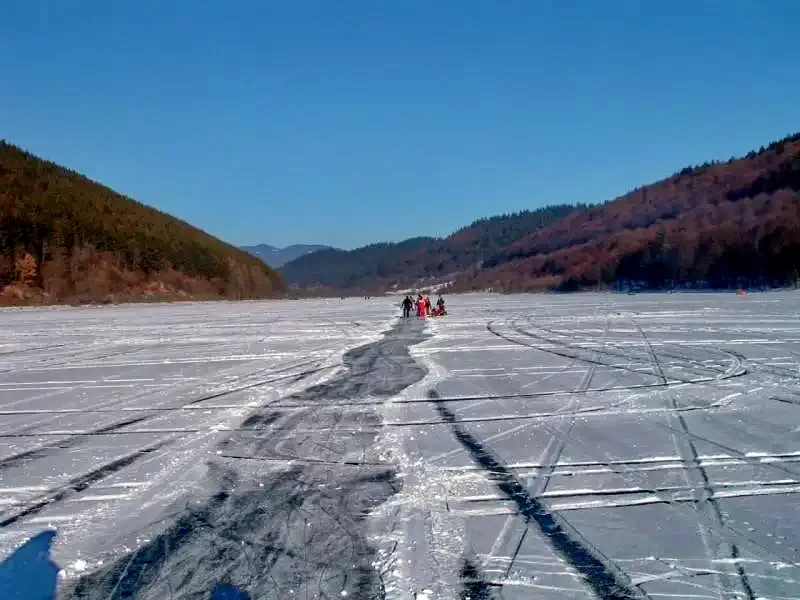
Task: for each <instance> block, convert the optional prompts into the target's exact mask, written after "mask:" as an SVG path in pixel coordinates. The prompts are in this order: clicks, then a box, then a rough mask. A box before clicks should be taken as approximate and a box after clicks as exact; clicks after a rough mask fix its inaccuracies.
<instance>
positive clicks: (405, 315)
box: [403, 296, 414, 319]
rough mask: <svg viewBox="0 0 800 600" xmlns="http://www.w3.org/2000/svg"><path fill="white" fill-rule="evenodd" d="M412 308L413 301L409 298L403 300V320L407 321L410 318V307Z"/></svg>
mask: <svg viewBox="0 0 800 600" xmlns="http://www.w3.org/2000/svg"><path fill="white" fill-rule="evenodd" d="M412 306H414V301H413V300H412V299H411V296H406V297H405V299H404V300H403V318H404V319H408V318H409V317H410V316H411V307H412Z"/></svg>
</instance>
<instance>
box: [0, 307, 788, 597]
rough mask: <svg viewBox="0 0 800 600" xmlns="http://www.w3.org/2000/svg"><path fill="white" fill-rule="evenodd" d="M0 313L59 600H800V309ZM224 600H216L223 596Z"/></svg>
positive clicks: (1, 537) (24, 469)
mask: <svg viewBox="0 0 800 600" xmlns="http://www.w3.org/2000/svg"><path fill="white" fill-rule="evenodd" d="M399 300H400V299H399V298H397V299H395V298H392V299H386V298H379V299H372V300H369V301H367V300H352V299H350V300H347V301H339V300H335V301H334V300H317V301H295V302H247V303H197V304H175V305H142V306H120V307H103V308H75V309H67V308H58V309H39V310H6V311H0V331H2V338H1V339H0V416H1V417H2V420H0V561H2V560H3V559H4V558H5V557H7V556H9V555H10V554H11V553H12V552H13V551H14V550H15V548H17V547H19V546H20V544H22V543H23V542H25V541H26V540H27V539H29V538H31V537H32V536H34V535H36V534H37V533H39V532H41V531H43V530H46V529H52V530H55V531H56V532H57V536H56V538H55V540H54V545H53V557H54V559H55V560H56V562H57V563H58V564H59V566H61V567H62V569H63V571H62V582H61V597H64V598H103V599H106V598H133V597H135V598H182V597H207V594H208V592H209V590H211V589H212V587H213V586H214V585H216V584H219V583H229V584H233V585H236V586H237V587H239V589H241V590H242V591H244V592H246V593H248V594H249V595H250V597H251V598H291V597H298V598H306V597H308V598H314V597H318V598H333V597H339V598H341V597H350V598H361V597H363V598H373V597H387V598H418V599H420V600H421V599H423V598H426V599H428V600H433V599H439V598H464V597H467V596H469V597H471V598H472V600H475V599H478V598H503V599H505V600H512V599H521V598H531V597H542V598H556V599H561V598H564V599H566V598H654V599H661V598H697V599H703V598H709V599H719V598H742V599H755V598H781V599H789V598H793V599H794V598H798V597H800V508H798V503H797V499H798V497H797V495H796V494H797V493H798V492H800V437H798V436H799V431H798V430H799V429H800V428H799V427H798V426H799V425H800V419H798V418H797V417H798V415H800V406H798V405H800V385H798V384H799V383H800V364H799V362H798V361H800V294H797V293H793V292H775V293H764V294H750V295H747V296H736V295H735V294H657V295H656V294H653V295H650V294H641V295H636V296H627V295H611V294H579V295H563V296H561V295H542V296H488V295H465V296H454V297H451V298H449V299H448V301H449V302H448V305H449V311H450V315H449V316H448V317H446V318H444V319H434V320H427V321H420V320H417V319H410V320H408V321H404V320H402V319H398V318H397V316H398V313H399V307H397V306H396V305H395V304H396V303H397V302H399ZM204 594H205V595H204Z"/></svg>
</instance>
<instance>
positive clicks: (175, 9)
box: [0, 0, 800, 248]
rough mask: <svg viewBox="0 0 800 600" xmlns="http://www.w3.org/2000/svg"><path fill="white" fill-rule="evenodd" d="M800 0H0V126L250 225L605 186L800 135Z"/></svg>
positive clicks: (474, 205) (398, 225)
mask: <svg viewBox="0 0 800 600" xmlns="http://www.w3.org/2000/svg"><path fill="white" fill-rule="evenodd" d="M798 22H800V2H797V0H770V1H768V2H763V1H755V0H754V1H747V2H745V1H743V0H704V1H700V2H688V1H670V2H646V1H640V0H619V1H599V0H587V1H585V2H579V1H577V0H573V1H566V0H565V1H561V0H507V1H504V2H494V1H491V0H481V1H470V0H457V1H445V0H437V1H436V2H427V1H422V0H411V1H404V2H400V1H395V2H375V1H366V0H365V1H355V0H352V1H350V0H343V1H342V2H334V1H330V0H320V1H309V0H286V1H284V2H269V1H252V2H251V1H235V0H231V1H228V2H220V1H214V2H206V1H201V0H192V1H188V0H187V1H185V2H164V1H162V0H137V1H136V2H109V1H108V0H103V1H97V0H82V1H80V2H54V1H53V0H3V2H0V56H2V57H3V58H2V60H0V82H2V87H1V88H0V137H2V138H5V139H6V140H8V141H10V142H12V143H15V144H17V145H20V146H23V147H25V148H26V149H28V150H30V151H32V152H34V153H36V154H38V155H40V156H43V157H45V158H48V159H51V160H54V161H56V162H59V163H62V164H65V165H67V166H69V167H71V168H74V169H75V170H78V171H80V172H82V173H85V174H87V175H88V176H90V177H92V178H94V179H97V180H99V181H101V182H103V183H105V184H107V185H109V186H111V187H113V188H114V189H116V190H118V191H120V192H122V193H125V194H127V195H129V196H132V197H134V198H136V199H137V200H140V201H142V202H145V203H147V204H151V205H154V206H156V207H158V208H160V209H162V210H165V211H167V212H169V213H171V214H174V215H176V216H178V217H180V218H183V219H185V220H187V221H189V222H191V223H193V224H195V225H197V226H199V227H201V228H203V229H205V230H206V231H209V232H210V233H212V234H214V235H217V236H219V237H222V238H223V239H225V240H227V241H229V242H232V243H236V244H248V243H258V242H267V243H272V244H276V245H285V244H290V243H294V242H311V243H328V244H333V245H337V246H341V247H347V248H349V247H354V246H358V245H362V244H365V243H369V242H373V241H380V240H400V239H403V238H406V237H409V236H413V235H443V234H447V233H449V232H451V231H452V230H454V229H456V228H458V227H459V226H462V225H465V224H467V223H469V222H470V221H472V220H473V219H475V218H477V217H481V216H490V215H493V214H498V213H502V212H509V211H515V210H520V209H524V208H535V207H538V206H543V205H546V204H551V203H561V202H597V201H602V200H606V199H608V198H612V197H614V196H616V195H619V194H622V193H624V192H626V191H628V190H629V189H631V188H633V187H635V186H637V185H640V184H644V183H648V182H651V181H653V180H656V179H660V178H661V177H663V176H666V175H669V174H670V173H672V172H674V171H676V170H677V169H679V168H680V167H682V166H684V165H686V164H692V163H697V162H703V161H705V160H706V159H711V158H719V159H726V158H728V157H729V156H730V155H732V154H736V155H740V154H744V153H746V152H747V151H748V150H750V149H752V148H754V147H758V146H760V145H761V144H762V143H767V142H769V141H770V140H773V139H776V138H779V137H782V136H783V135H785V134H787V133H789V132H792V131H797V130H800V112H798V107H800V77H798V69H800V66H799V65H800V43H798V41H797V39H798V38H797V30H796V26H797V23H798Z"/></svg>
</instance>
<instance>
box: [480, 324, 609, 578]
mask: <svg viewBox="0 0 800 600" xmlns="http://www.w3.org/2000/svg"><path fill="white" fill-rule="evenodd" d="M610 326H611V321H610V319H606V327H605V331H604V334H603V342H602V345H603V346H604V345H605V342H606V339H607V336H608V331H609V328H610ZM601 347H602V346H601ZM599 352H600V350H599V349H598V350H597V351H596V353H595V354H599ZM596 368H597V365H596V364H595V363H590V364H589V367H588V368H587V369H586V373H585V374H584V376H583V378H582V379H581V382H580V383H579V384H578V388H577V394H575V395H572V396H571V397H570V400H569V403H568V404H567V406H566V407H565V409H564V410H565V412H566V413H567V414H568V415H569V420H568V421H567V422H566V423H565V424H559V425H556V426H554V427H548V426H547V425H545V428H546V429H550V433H551V435H550V440H549V441H548V443H547V446H546V447H545V449H544V451H543V452H542V454H541V456H540V457H539V464H541V465H546V466H545V467H543V468H542V469H541V470H540V471H539V472H537V474H536V475H535V476H533V477H530V478H527V479H525V480H524V485H525V486H526V487H528V486H530V485H531V483H532V482H535V485H534V488H533V489H532V490H531V494H532V495H533V497H534V498H538V497H541V496H542V494H544V492H545V491H547V486H548V485H549V483H550V478H551V475H552V474H553V471H555V469H556V467H557V465H558V461H559V460H560V459H561V454H562V452H563V451H564V446H565V445H566V441H567V438H568V437H569V433H570V432H571V431H572V428H573V426H574V425H575V419H576V416H577V415H578V413H579V411H580V407H581V395H582V394H585V393H586V390H587V389H588V388H589V386H590V385H591V382H592V378H593V377H594V374H595V370H596ZM514 520H515V517H508V518H507V519H506V522H505V523H504V524H503V529H502V530H501V532H500V535H498V537H497V539H496V540H495V542H494V544H492V548H491V550H489V554H488V557H487V561H488V560H490V559H491V558H492V557H493V556H494V555H495V554H496V553H497V551H498V550H499V548H500V547H501V546H502V544H503V543H504V542H505V538H506V536H507V535H508V534H509V532H510V529H511V527H512V526H513V523H514ZM527 533H528V523H525V528H524V529H523V531H522V534H521V535H520V537H519V540H518V542H517V545H516V547H515V549H514V552H513V553H512V555H511V559H510V560H509V561H508V565H507V567H506V572H505V577H508V576H509V574H510V572H511V568H512V567H513V566H514V561H515V560H516V558H517V556H518V555H519V552H520V549H521V548H522V544H523V542H524V541H525V536H526V535H527ZM485 566H486V564H485V563H484V567H485Z"/></svg>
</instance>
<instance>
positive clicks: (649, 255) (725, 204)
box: [454, 134, 800, 290]
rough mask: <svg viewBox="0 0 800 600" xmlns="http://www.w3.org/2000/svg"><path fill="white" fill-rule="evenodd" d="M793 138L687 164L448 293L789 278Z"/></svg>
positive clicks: (794, 243) (572, 220)
mask: <svg viewBox="0 0 800 600" xmlns="http://www.w3.org/2000/svg"><path fill="white" fill-rule="evenodd" d="M798 192H800V134H796V135H792V136H788V137H786V138H784V139H782V140H779V141H776V142H773V143H772V144H770V145H769V146H767V147H766V148H763V147H762V148H761V149H760V150H759V151H757V152H756V151H754V152H751V153H749V154H748V155H747V156H746V157H744V158H741V159H738V160H736V159H730V160H729V161H727V162H726V163H716V162H713V163H706V164H704V165H699V166H696V167H687V168H685V169H683V170H681V171H680V172H678V173H676V174H675V175H673V176H672V177H669V178H668V179H665V180H663V181H659V182H657V183H655V184H652V185H649V186H645V187H642V188H639V189H636V190H634V191H632V192H630V193H629V194H626V195H625V196H622V197H621V198H618V199H616V200H614V201H611V202H607V203H605V204H603V205H599V206H595V207H592V208H590V209H589V210H586V211H579V212H575V213H573V214H570V215H568V216H567V217H566V218H564V219H562V220H560V221H559V222H557V223H555V224H553V225H551V226H549V227H546V228H542V229H539V230H538V231H536V232H534V233H532V234H531V235H528V236H526V237H525V238H523V239H521V240H519V241H517V242H515V243H514V244H511V245H509V246H508V247H506V248H504V249H502V250H500V251H499V252H497V253H495V254H494V255H493V256H492V257H490V258H489V259H488V260H487V261H485V263H484V265H483V267H484V268H483V269H482V270H481V271H480V272H473V273H469V274H462V276H461V277H460V278H459V280H458V281H457V282H456V284H455V286H454V289H485V288H487V287H488V288H496V289H501V290H536V289H544V288H551V289H563V290H574V289H581V288H591V287H597V286H612V285H617V286H636V287H653V288H662V287H673V286H687V285H688V286H702V287H733V286H751V285H757V286H776V285H788V284H794V283H795V282H796V281H797V279H798V268H800V198H799V197H798Z"/></svg>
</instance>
